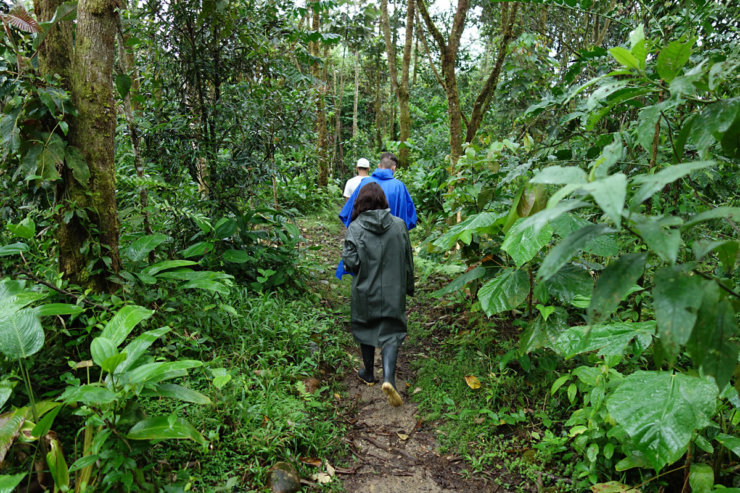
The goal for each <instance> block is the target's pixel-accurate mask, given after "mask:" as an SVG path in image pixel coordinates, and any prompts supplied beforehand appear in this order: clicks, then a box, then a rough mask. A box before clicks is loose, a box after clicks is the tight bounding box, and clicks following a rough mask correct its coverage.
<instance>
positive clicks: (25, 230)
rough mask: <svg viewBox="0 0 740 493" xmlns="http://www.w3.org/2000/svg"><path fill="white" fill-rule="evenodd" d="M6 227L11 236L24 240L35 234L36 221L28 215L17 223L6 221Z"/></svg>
mask: <svg viewBox="0 0 740 493" xmlns="http://www.w3.org/2000/svg"><path fill="white" fill-rule="evenodd" d="M6 227H7V228H8V231H10V232H11V234H13V236H17V237H19V238H23V239H24V240H30V239H31V238H33V237H34V236H35V235H36V223H34V222H33V219H31V218H30V217H28V216H27V217H26V218H24V219H23V220H22V221H21V222H19V223H18V224H10V223H8V225H7V226H6Z"/></svg>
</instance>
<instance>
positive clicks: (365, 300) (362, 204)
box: [342, 183, 414, 406]
mask: <svg viewBox="0 0 740 493" xmlns="http://www.w3.org/2000/svg"><path fill="white" fill-rule="evenodd" d="M342 261H343V262H344V267H345V269H346V270H347V271H348V272H351V273H352V274H354V275H355V276H354V279H353V280H352V315H351V326H352V335H353V336H354V339H355V341H356V342H357V343H358V344H360V349H361V352H362V361H363V364H364V368H362V369H360V370H359V371H358V372H357V374H358V376H359V377H360V378H361V379H362V380H363V381H364V382H365V383H367V384H368V385H372V384H374V383H375V375H374V373H375V371H374V368H373V365H374V357H375V348H376V347H379V348H381V355H382V357H383V392H384V393H385V394H386V396H387V397H388V402H389V403H390V404H391V405H393V406H400V405H401V404H402V403H403V401H402V399H401V396H400V395H399V393H398V390H397V389H396V379H395V374H396V359H397V357H398V348H399V347H400V345H401V342H403V339H404V338H405V337H406V295H409V296H413V294H414V258H413V253H412V251H411V242H410V241H409V233H408V230H407V229H406V223H405V222H404V221H403V220H402V219H399V218H397V217H395V216H393V215H391V213H390V209H389V208H388V201H387V200H386V197H385V193H384V192H383V189H382V188H380V186H379V185H378V184H377V183H368V184H367V185H365V186H364V187H362V189H361V190H360V193H359V195H358V196H357V199H356V200H355V203H354V207H353V210H352V222H351V223H350V225H349V227H348V228H347V235H346V237H345V240H344V247H343V248H342Z"/></svg>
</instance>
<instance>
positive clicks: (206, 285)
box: [182, 279, 231, 295]
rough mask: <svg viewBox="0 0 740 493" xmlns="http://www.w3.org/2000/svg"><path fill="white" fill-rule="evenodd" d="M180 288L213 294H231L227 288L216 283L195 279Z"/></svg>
mask: <svg viewBox="0 0 740 493" xmlns="http://www.w3.org/2000/svg"><path fill="white" fill-rule="evenodd" d="M182 287H183V288H184V289H205V290H206V291H213V292H214V293H219V294H223V295H228V294H230V293H231V290H230V289H229V287H228V286H226V285H224V284H222V283H220V282H218V281H210V280H208V279H196V280H195V281H190V282H186V283H185V284H183V285H182Z"/></svg>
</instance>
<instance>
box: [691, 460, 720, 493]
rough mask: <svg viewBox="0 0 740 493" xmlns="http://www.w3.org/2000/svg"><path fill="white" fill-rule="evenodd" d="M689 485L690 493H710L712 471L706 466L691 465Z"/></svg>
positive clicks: (712, 484)
mask: <svg viewBox="0 0 740 493" xmlns="http://www.w3.org/2000/svg"><path fill="white" fill-rule="evenodd" d="M690 471H691V472H690V474H689V485H690V486H691V491H692V493H710V492H711V491H712V487H713V486H714V470H713V469H712V467H711V466H709V465H707V464H696V463H694V464H691V470H690Z"/></svg>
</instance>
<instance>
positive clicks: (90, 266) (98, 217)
mask: <svg viewBox="0 0 740 493" xmlns="http://www.w3.org/2000/svg"><path fill="white" fill-rule="evenodd" d="M116 15H117V14H116V12H115V10H114V5H113V3H112V2H111V1H110V0H80V2H79V4H78V7H77V30H76V34H75V49H74V54H73V57H72V70H71V72H70V83H71V89H72V102H73V103H74V105H75V107H76V108H77V111H78V115H77V117H75V118H74V119H73V120H72V125H71V126H70V133H69V140H70V144H71V145H74V146H76V147H77V148H78V149H80V151H82V154H83V156H84V157H85V161H86V162H87V165H88V167H89V169H90V179H89V181H88V183H87V184H80V183H78V182H77V181H76V180H75V179H74V178H73V176H72V173H71V171H70V170H69V169H65V170H64V173H63V175H62V176H63V183H64V185H63V190H62V196H61V197H60V199H61V200H62V203H63V209H64V210H62V212H61V213H60V219H62V220H61V221H60V222H59V232H58V240H59V267H60V269H61V271H62V272H63V273H64V275H65V277H66V278H67V279H69V280H70V281H72V282H74V283H76V284H80V285H82V286H85V287H87V288H92V289H94V290H97V291H103V290H108V291H111V290H113V289H114V288H115V284H114V283H111V281H110V280H109V277H110V276H111V274H115V273H117V272H118V271H119V269H120V265H121V260H120V256H119V252H118V233H119V224H118V208H117V206H116V193H115V192H116V181H115V163H114V156H113V143H114V137H115V123H116V113H115V107H114V100H113V58H114V49H115V36H116ZM67 211H74V212H75V213H74V214H72V215H69V214H65V213H66V212H67ZM98 246H99V248H98ZM86 247H87V248H86ZM103 257H107V258H108V259H109V261H106V260H104V258H103Z"/></svg>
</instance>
